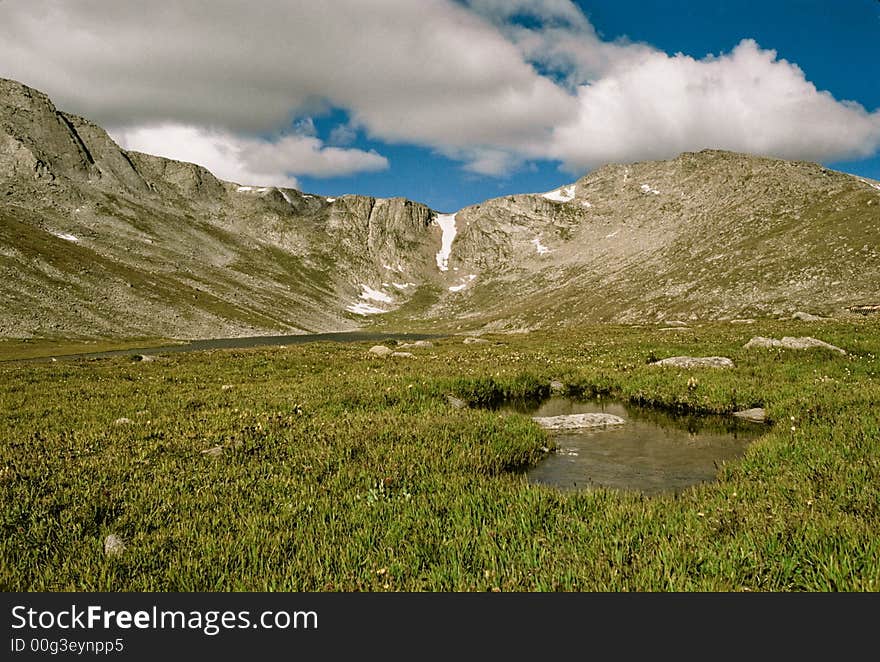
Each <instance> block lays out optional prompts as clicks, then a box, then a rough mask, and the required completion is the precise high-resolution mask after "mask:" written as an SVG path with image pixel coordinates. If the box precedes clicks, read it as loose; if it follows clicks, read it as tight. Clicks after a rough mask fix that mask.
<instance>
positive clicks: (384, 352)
mask: <svg viewBox="0 0 880 662" xmlns="http://www.w3.org/2000/svg"><path fill="white" fill-rule="evenodd" d="M367 353H368V354H373V355H374V356H379V357H382V358H385V357H386V356H391V355H392V354H394V350H393V349H391V348H390V347H386V346H385V345H373V346H372V347H370V349H368V350H367Z"/></svg>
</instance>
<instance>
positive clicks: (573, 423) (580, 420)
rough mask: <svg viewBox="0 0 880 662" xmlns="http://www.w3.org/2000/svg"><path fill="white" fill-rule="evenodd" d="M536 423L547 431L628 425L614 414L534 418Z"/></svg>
mask: <svg viewBox="0 0 880 662" xmlns="http://www.w3.org/2000/svg"><path fill="white" fill-rule="evenodd" d="M532 420H533V421H535V422H536V423H537V424H538V425H540V426H541V427H542V428H544V429H545V430H578V429H583V428H604V427H607V426H609V425H623V424H624V423H626V421H625V420H624V419H622V418H621V417H620V416H614V415H613V414H601V413H598V414H565V415H564V416H533V417H532Z"/></svg>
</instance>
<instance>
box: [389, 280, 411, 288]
mask: <svg viewBox="0 0 880 662" xmlns="http://www.w3.org/2000/svg"><path fill="white" fill-rule="evenodd" d="M391 285H393V286H394V287H396V288H397V289H398V290H405V289H406V288H408V287H415V286H416V284H415V283H395V282H394V281H392V282H391Z"/></svg>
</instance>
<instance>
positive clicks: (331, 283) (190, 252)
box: [0, 79, 880, 338]
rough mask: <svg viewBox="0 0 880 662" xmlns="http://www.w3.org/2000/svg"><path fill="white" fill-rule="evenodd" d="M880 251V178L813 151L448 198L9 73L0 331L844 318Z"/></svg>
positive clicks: (201, 333)
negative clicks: (383, 192)
mask: <svg viewBox="0 0 880 662" xmlns="http://www.w3.org/2000/svg"><path fill="white" fill-rule="evenodd" d="M453 238H454V240H453V241H451V243H450V240H452V239H453ZM878 247H880V184H877V183H876V182H871V181H866V180H860V179H859V178H856V177H853V176H850V175H845V174H842V173H837V172H833V171H830V170H827V169H825V168H822V167H820V166H818V165H815V164H811V163H792V162H786V161H779V160H772V159H762V158H756V157H752V156H748V155H742V154H732V153H727V152H715V151H706V152H700V153H698V154H682V155H681V156H680V157H678V158H677V159H674V160H671V161H665V162H652V163H638V164H632V165H610V166H606V167H604V168H601V169H599V170H597V171H595V172H593V173H590V174H589V175H587V176H585V177H583V178H581V179H580V180H578V181H577V182H575V183H573V184H571V185H569V186H565V187H562V188H560V189H559V190H557V191H552V192H549V193H543V194H527V195H516V196H508V197H504V198H498V199H495V200H490V201H487V202H485V203H483V204H480V205H475V206H473V207H468V208H466V209H463V210H461V211H459V212H458V213H457V214H455V215H439V214H437V213H436V212H434V211H432V210H431V209H429V208H428V207H426V206H425V205H422V204H419V203H416V202H412V201H409V200H404V199H390V200H383V199H376V198H369V197H364V196H343V197H340V198H338V199H332V198H323V197H319V196H314V195H309V194H307V193H302V192H300V191H295V190H292V189H279V188H272V187H269V188H255V187H245V186H239V185H238V184H235V183H230V182H223V181H220V180H218V179H217V178H215V177H214V176H213V175H212V174H211V173H210V172H208V171H207V170H205V169H204V168H202V167H200V166H196V165H193V164H189V163H181V162H178V161H172V160H169V159H163V158H159V157H154V156H149V155H146V154H140V153H136V152H126V151H124V150H122V149H120V148H119V147H118V146H117V145H116V144H115V143H114V142H113V141H112V140H111V139H110V138H109V136H108V135H107V134H106V132H105V131H104V130H103V129H101V128H100V127H98V126H96V125H94V124H92V123H91V122H89V121H88V120H86V119H83V118H80V117H76V116H73V115H69V114H66V113H63V112H61V111H59V110H57V109H56V108H55V107H54V106H53V105H52V102H51V101H50V100H49V99H48V98H47V97H46V96H45V95H43V94H42V93H40V92H37V91H35V90H32V89H30V88H28V87H26V86H24V85H21V84H19V83H16V82H14V81H5V80H2V79H0V300H2V301H3V303H4V305H3V307H2V311H0V336H7V337H31V336H68V337H69V336H127V337H133V336H141V337H142V336H163V337H178V338H194V337H218V336H231V335H257V334H271V333H300V332H310V331H330V330H348V329H354V328H357V327H360V326H362V325H364V324H371V323H378V324H386V325H393V326H396V327H397V328H407V327H413V326H420V327H422V328H424V327H425V326H429V327H431V328H455V327H468V328H484V329H518V328H532V327H536V326H552V325H560V324H572V323H581V322H590V321H616V322H646V321H656V320H661V319H683V318H684V319H695V318H715V319H718V318H720V319H725V318H727V319H729V318H735V317H751V316H758V315H780V314H790V313H791V312H793V311H795V310H811V311H814V312H821V313H825V314H835V313H837V312H841V311H843V310H844V309H845V308H846V307H848V306H852V305H855V304H865V303H876V301H875V299H876V297H877V291H876V283H878V282H880V253H878V251H880V248H878ZM383 313H387V314H383Z"/></svg>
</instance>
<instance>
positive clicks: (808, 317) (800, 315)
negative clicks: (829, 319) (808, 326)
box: [791, 310, 826, 322]
mask: <svg viewBox="0 0 880 662" xmlns="http://www.w3.org/2000/svg"><path fill="white" fill-rule="evenodd" d="M791 319H793V320H800V321H801V322H823V321H825V319H826V318H825V317H819V316H818V315H813V314H811V313H805V312H803V311H800V310H799V311H798V312H796V313H795V314H794V315H792V316H791Z"/></svg>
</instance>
